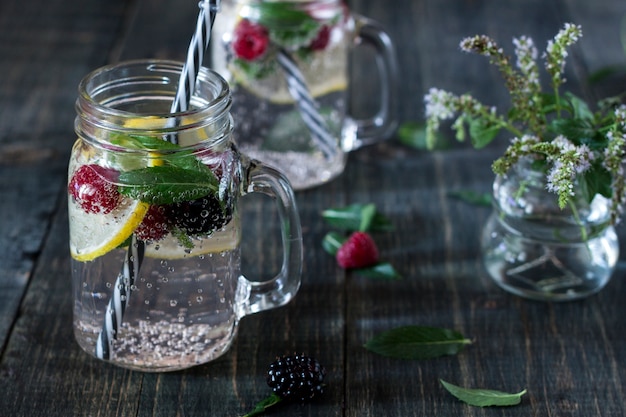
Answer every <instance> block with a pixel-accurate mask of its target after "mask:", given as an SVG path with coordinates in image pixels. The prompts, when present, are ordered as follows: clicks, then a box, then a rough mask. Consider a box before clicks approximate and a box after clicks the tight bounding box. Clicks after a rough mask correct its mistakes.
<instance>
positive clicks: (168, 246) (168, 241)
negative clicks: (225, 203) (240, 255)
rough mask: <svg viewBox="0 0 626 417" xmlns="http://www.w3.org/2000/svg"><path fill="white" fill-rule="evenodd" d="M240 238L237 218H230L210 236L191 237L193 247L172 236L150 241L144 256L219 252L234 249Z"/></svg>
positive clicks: (179, 256)
mask: <svg viewBox="0 0 626 417" xmlns="http://www.w3.org/2000/svg"><path fill="white" fill-rule="evenodd" d="M240 239H241V227H240V225H239V218H238V217H236V218H234V219H233V220H231V221H230V222H229V223H228V224H227V225H226V226H224V228H222V229H220V230H218V231H215V232H213V233H212V234H211V235H210V236H208V237H205V238H199V239H192V243H193V245H194V246H193V248H191V249H189V248H185V247H183V246H182V245H181V244H180V242H179V241H178V239H177V238H176V237H173V236H171V235H170V236H168V237H167V238H165V239H163V240H160V241H158V242H150V243H148V244H147V245H146V252H145V256H146V257H148V258H157V259H165V260H173V259H185V258H193V257H196V256H202V255H209V254H212V253H221V252H225V251H229V250H233V249H235V248H236V247H237V246H239V241H240Z"/></svg>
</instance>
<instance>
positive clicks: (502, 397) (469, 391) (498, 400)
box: [439, 379, 526, 407]
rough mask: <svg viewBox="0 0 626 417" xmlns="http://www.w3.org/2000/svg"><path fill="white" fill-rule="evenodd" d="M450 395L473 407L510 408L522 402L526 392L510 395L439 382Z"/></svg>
mask: <svg viewBox="0 0 626 417" xmlns="http://www.w3.org/2000/svg"><path fill="white" fill-rule="evenodd" d="M439 381H440V382H441V384H442V385H443V386H444V388H445V389H446V390H448V392H450V394H452V395H454V396H455V397H456V398H458V399H459V400H461V401H463V402H464V403H467V404H469V405H472V406H475V407H489V406H500V407H503V406H512V405H517V404H519V403H520V402H521V401H522V395H524V394H526V390H523V391H521V392H518V393H516V394H511V393H508V392H502V391H495V390H490V389H474V388H463V387H459V386H456V385H454V384H451V383H449V382H446V381H444V380H443V379H440V380H439Z"/></svg>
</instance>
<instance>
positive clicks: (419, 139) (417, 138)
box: [398, 122, 429, 150]
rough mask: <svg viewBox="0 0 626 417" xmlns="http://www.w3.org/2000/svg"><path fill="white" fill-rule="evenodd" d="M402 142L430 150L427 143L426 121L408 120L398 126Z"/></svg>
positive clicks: (399, 137)
mask: <svg viewBox="0 0 626 417" xmlns="http://www.w3.org/2000/svg"><path fill="white" fill-rule="evenodd" d="M398 139H399V140H400V143H402V144H403V145H406V146H410V147H412V148H416V149H424V150H428V149H429V147H428V143H426V126H425V125H424V123H417V122H406V123H403V124H402V125H400V127H399V128H398Z"/></svg>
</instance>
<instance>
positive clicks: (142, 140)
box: [111, 134, 180, 151]
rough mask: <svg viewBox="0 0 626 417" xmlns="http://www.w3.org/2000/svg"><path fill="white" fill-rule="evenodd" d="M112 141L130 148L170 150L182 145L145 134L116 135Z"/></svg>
mask: <svg viewBox="0 0 626 417" xmlns="http://www.w3.org/2000/svg"><path fill="white" fill-rule="evenodd" d="M111 143H112V144H114V145H118V146H122V147H124V148H128V149H137V150H144V149H148V150H153V151H159V150H168V149H180V146H179V145H177V144H175V143H172V142H169V141H167V140H163V139H162V138H160V137H155V136H143V135H120V134H117V135H114V136H113V137H112V138H111Z"/></svg>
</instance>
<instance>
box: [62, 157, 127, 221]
mask: <svg viewBox="0 0 626 417" xmlns="http://www.w3.org/2000/svg"><path fill="white" fill-rule="evenodd" d="M118 176H119V173H118V172H117V171H115V170H113V169H110V168H104V167H101V166H100V165H95V164H91V165H83V166H81V167H80V168H78V169H77V170H76V171H75V172H74V175H72V178H71V179H70V182H69V184H68V186H67V188H68V192H69V193H70V195H71V196H72V197H74V200H75V201H76V203H78V205H80V206H81V207H82V209H83V210H85V211H86V212H88V213H95V214H99V213H102V214H107V213H110V212H112V211H113V210H114V209H115V208H116V207H117V205H118V204H119V202H120V199H121V195H120V193H119V191H118V189H117V186H116V185H115V183H116V182H117V178H118Z"/></svg>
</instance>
